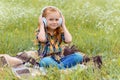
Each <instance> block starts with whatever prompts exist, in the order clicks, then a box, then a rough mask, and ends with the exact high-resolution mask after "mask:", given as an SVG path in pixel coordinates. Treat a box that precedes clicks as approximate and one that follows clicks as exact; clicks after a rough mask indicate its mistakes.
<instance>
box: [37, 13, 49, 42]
mask: <svg viewBox="0 0 120 80" xmlns="http://www.w3.org/2000/svg"><path fill="white" fill-rule="evenodd" d="M38 21H39V25H38V28H39V33H38V35H37V36H38V40H39V41H40V42H46V41H47V40H46V36H45V29H44V23H43V21H42V15H40V17H39V20H38Z"/></svg>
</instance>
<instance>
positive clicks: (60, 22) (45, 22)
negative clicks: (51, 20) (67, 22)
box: [41, 6, 63, 27]
mask: <svg viewBox="0 0 120 80" xmlns="http://www.w3.org/2000/svg"><path fill="white" fill-rule="evenodd" d="M48 7H52V8H56V7H54V6H47V7H44V8H43V9H42V11H41V13H42V14H43V12H44V10H45V9H46V8H48ZM56 9H57V10H58V11H59V13H60V14H62V13H61V11H60V10H59V9H58V8H56ZM42 21H43V23H44V25H45V27H47V20H46V18H45V17H42ZM62 22H63V20H62V18H59V25H62Z"/></svg>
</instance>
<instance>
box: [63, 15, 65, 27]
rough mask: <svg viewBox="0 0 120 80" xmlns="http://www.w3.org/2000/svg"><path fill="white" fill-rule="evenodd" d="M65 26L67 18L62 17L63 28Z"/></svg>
mask: <svg viewBox="0 0 120 80" xmlns="http://www.w3.org/2000/svg"><path fill="white" fill-rule="evenodd" d="M64 26H65V18H64V16H63V15H62V27H64Z"/></svg>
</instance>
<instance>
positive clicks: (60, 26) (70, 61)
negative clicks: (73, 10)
mask: <svg viewBox="0 0 120 80" xmlns="http://www.w3.org/2000/svg"><path fill="white" fill-rule="evenodd" d="M37 39H38V42H39V50H38V52H39V54H40V56H41V60H40V62H39V66H40V67H50V66H52V67H53V66H56V67H57V68H59V69H65V68H71V67H72V66H75V65H76V64H77V63H80V62H82V61H83V56H82V55H81V54H80V53H79V52H76V53H73V54H70V55H67V56H63V55H62V47H61V43H62V42H65V43H67V44H68V43H70V42H71V41H72V36H71V34H70V33H69V31H68V29H67V28H66V25H65V19H64V16H63V15H62V13H61V12H60V10H59V9H58V8H56V7H54V6H47V7H45V8H43V10H42V14H41V15H40V17H39V26H38V33H37Z"/></svg>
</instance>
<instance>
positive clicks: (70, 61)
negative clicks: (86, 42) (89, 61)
mask: <svg viewBox="0 0 120 80" xmlns="http://www.w3.org/2000/svg"><path fill="white" fill-rule="evenodd" d="M82 61H83V55H82V54H81V53H80V52H76V53H74V54H70V55H68V56H65V57H64V58H62V59H61V63H60V65H62V66H64V68H71V67H72V66H75V65H76V64H78V63H81V62H82Z"/></svg>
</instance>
